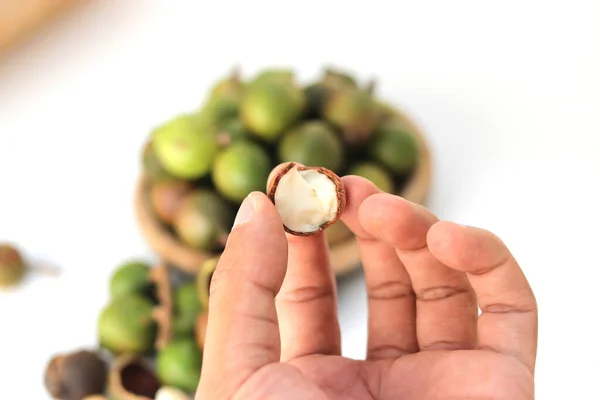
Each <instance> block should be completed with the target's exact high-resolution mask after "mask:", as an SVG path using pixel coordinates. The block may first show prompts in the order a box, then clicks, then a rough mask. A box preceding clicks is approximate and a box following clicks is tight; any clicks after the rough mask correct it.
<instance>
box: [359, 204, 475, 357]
mask: <svg viewBox="0 0 600 400" xmlns="http://www.w3.org/2000/svg"><path fill="white" fill-rule="evenodd" d="M358 217H359V222H360V224H361V225H362V226H363V227H364V228H365V230H366V231H367V232H368V233H370V234H371V235H373V236H374V237H375V238H377V239H379V240H381V241H382V242H384V243H386V244H388V245H389V246H393V247H394V248H395V249H396V253H397V254H398V256H399V257H400V260H401V261H402V263H403V264H404V266H405V267H406V270H407V272H408V275H409V276H410V280H411V283H412V287H413V290H414V291H415V293H416V299H417V302H416V303H417V311H416V320H417V322H416V324H417V339H418V343H419V349H421V350H438V349H450V350H455V349H472V348H475V346H476V338H477V302H476V299H475V294H474V292H473V290H472V288H471V286H470V284H469V281H468V280H467V278H466V275H465V274H464V273H462V272H460V271H456V270H453V269H450V268H448V267H447V266H445V265H444V264H442V263H441V262H440V261H439V260H437V259H436V258H434V257H433V255H432V254H431V252H430V251H429V249H428V248H427V241H426V238H427V232H428V230H429V229H430V227H431V226H432V225H433V224H434V223H435V222H436V221H437V218H436V217H435V216H434V215H433V214H431V213H430V212H429V211H428V210H426V209H425V208H424V207H422V206H419V205H416V204H413V203H410V202H409V201H406V200H404V199H402V198H401V197H398V196H394V195H391V194H387V193H385V194H376V195H373V196H370V197H369V198H367V199H366V200H365V201H364V202H363V203H362V204H361V206H360V208H359V210H358Z"/></svg>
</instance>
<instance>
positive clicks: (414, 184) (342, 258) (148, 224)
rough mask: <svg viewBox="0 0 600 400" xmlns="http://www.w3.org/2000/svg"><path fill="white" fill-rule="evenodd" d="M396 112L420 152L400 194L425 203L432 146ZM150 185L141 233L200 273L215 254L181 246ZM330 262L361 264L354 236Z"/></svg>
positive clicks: (343, 269)
mask: <svg viewBox="0 0 600 400" xmlns="http://www.w3.org/2000/svg"><path fill="white" fill-rule="evenodd" d="M395 112H396V114H397V115H398V117H399V118H400V119H402V120H403V121H404V122H405V123H406V124H407V125H408V126H410V128H412V131H413V132H415V133H416V136H417V138H418V140H419V145H420V152H421V157H420V161H419V165H418V167H417V168H416V170H415V172H414V173H413V175H412V177H411V179H410V181H409V182H408V183H407V185H406V186H405V188H404V190H403V191H402V192H401V193H398V194H399V195H400V196H402V197H404V198H405V199H407V200H409V201H412V202H414V203H419V204H424V203H425V201H426V199H427V195H428V194H429V187H430V185H431V171H432V160H431V153H430V151H429V146H428V144H427V140H426V137H425V135H424V134H423V132H421V130H420V128H419V127H417V126H416V125H415V124H414V123H413V122H412V121H411V120H410V119H409V118H408V117H407V116H406V115H404V114H403V113H401V112H400V111H397V110H396V111H395ZM149 186H150V185H149V182H148V180H147V179H146V178H144V177H142V178H141V179H140V181H139V183H138V187H137V191H136V197H135V205H134V206H135V212H136V216H137V220H138V223H139V226H140V229H141V231H142V234H143V235H144V237H145V239H146V241H147V242H148V244H149V245H150V247H151V248H152V249H154V251H156V253H157V254H158V255H159V256H160V257H161V258H162V259H163V260H164V261H166V262H167V263H169V264H172V265H173V266H174V267H178V268H181V269H182V270H184V271H186V272H188V273H192V274H195V273H197V272H198V268H199V267H200V265H201V264H202V263H203V262H204V261H205V260H207V259H208V258H209V257H211V256H213V255H214V254H211V253H205V252H201V251H197V250H194V249H190V248H189V247H186V246H184V245H182V244H181V243H180V242H179V241H178V240H177V238H176V237H175V236H174V235H172V234H171V233H170V232H169V231H167V230H166V229H165V228H164V227H163V226H162V225H161V224H160V223H159V222H158V220H157V219H156V218H155V217H154V215H153V212H152V210H151V207H150V204H149V201H148V198H149V196H148V191H149ZM331 263H332V267H333V269H334V271H335V273H336V275H337V276H342V275H344V274H347V273H349V272H351V271H354V270H356V269H357V268H359V267H360V253H359V250H358V244H357V243H356V239H355V238H354V237H353V238H351V239H349V240H348V241H346V242H345V243H341V244H339V245H336V246H334V247H332V248H331Z"/></svg>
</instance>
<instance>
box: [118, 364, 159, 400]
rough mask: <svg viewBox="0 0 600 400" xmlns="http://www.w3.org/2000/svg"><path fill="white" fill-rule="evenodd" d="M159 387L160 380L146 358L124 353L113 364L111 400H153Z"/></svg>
mask: <svg viewBox="0 0 600 400" xmlns="http://www.w3.org/2000/svg"><path fill="white" fill-rule="evenodd" d="M159 388H160V382H159V381H158V378H157V377H156V375H155V374H154V372H153V370H152V366H151V365H150V363H149V362H148V361H146V360H145V359H144V358H141V357H139V356H134V355H123V356H120V357H118V358H117V359H116V360H115V361H114V363H113V365H112V366H111V369H110V374H109V378H108V392H109V395H110V398H111V400H152V399H154V398H155V396H156V393H157V392H158V390H159Z"/></svg>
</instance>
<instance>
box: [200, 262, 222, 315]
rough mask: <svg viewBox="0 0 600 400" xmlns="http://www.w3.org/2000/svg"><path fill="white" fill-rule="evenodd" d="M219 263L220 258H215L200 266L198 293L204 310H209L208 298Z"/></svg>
mask: <svg viewBox="0 0 600 400" xmlns="http://www.w3.org/2000/svg"><path fill="white" fill-rule="evenodd" d="M218 263H219V256H214V257H212V258H209V259H208V260H206V261H204V263H202V265H201V266H200V270H199V271H198V275H196V291H197V295H198V300H199V301H200V306H201V307H202V309H203V310H208V298H209V293H210V282H211V280H212V277H213V274H214V273H215V270H216V269H217V264H218Z"/></svg>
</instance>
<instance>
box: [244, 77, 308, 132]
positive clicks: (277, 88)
mask: <svg viewBox="0 0 600 400" xmlns="http://www.w3.org/2000/svg"><path fill="white" fill-rule="evenodd" d="M304 106H305V98H304V92H303V91H302V89H301V88H300V87H299V86H297V85H296V84H295V83H294V82H293V81H289V82H288V81H286V80H284V79H264V78H263V79H261V80H259V81H256V82H253V83H252V84H251V85H250V86H249V87H248V90H247V91H246V93H245V94H244V98H243V99H242V104H241V108H240V114H241V117H242V121H243V122H244V125H245V126H246V127H247V128H248V129H249V130H250V131H251V132H252V133H254V134H255V135H256V136H258V137H260V138H261V139H263V140H265V141H268V142H273V141H275V140H276V139H277V138H278V137H279V135H281V133H283V131H284V130H285V129H287V128H289V127H290V126H291V125H293V124H294V123H295V122H296V121H297V120H298V119H299V118H300V116H301V115H302V112H303V110H304Z"/></svg>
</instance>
